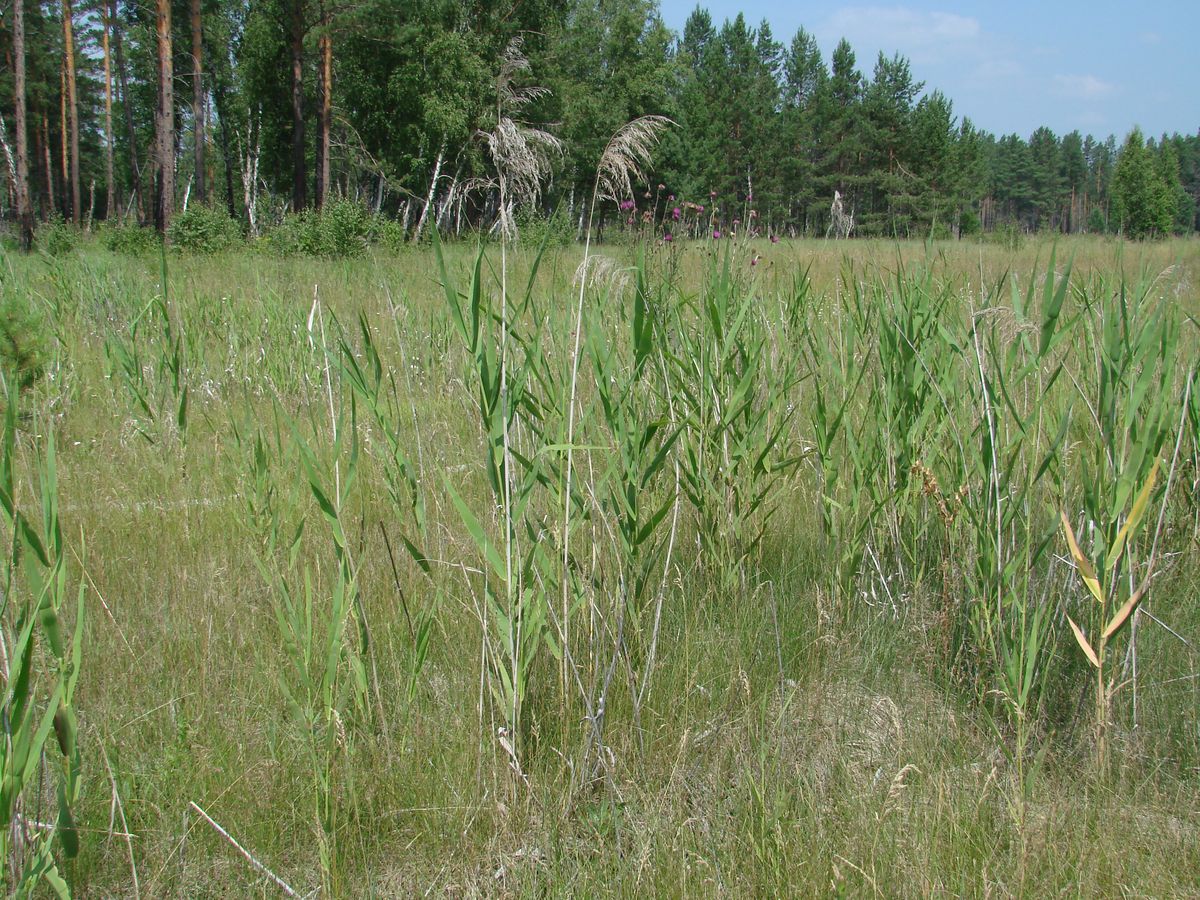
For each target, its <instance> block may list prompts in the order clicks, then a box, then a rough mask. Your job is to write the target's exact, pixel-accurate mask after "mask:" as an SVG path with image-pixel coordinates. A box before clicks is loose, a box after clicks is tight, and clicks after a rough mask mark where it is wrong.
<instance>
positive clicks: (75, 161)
mask: <svg viewBox="0 0 1200 900" xmlns="http://www.w3.org/2000/svg"><path fill="white" fill-rule="evenodd" d="M62 17H63V57H64V59H65V62H66V64H67V68H66V86H67V96H66V103H67V109H68V112H69V113H70V127H71V165H70V169H71V221H72V222H74V223H75V224H76V225H78V224H79V218H80V216H81V215H82V213H83V204H82V203H81V202H80V196H79V98H78V96H77V94H76V90H75V21H74V16H73V14H72V12H71V0H62Z"/></svg>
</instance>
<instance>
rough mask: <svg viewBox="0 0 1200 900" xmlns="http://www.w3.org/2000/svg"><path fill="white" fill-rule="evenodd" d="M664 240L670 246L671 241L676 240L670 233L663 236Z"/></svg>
mask: <svg viewBox="0 0 1200 900" xmlns="http://www.w3.org/2000/svg"><path fill="white" fill-rule="evenodd" d="M663 240H664V241H666V242H667V243H668V244H669V243H671V241H673V240H675V238H673V237H671V232H669V231H668V232H667V233H666V234H664V235H663Z"/></svg>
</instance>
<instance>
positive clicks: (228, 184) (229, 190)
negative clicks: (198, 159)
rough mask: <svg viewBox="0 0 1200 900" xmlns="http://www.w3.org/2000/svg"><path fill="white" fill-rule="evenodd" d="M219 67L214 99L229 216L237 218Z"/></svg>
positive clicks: (222, 83) (227, 114)
mask: <svg viewBox="0 0 1200 900" xmlns="http://www.w3.org/2000/svg"><path fill="white" fill-rule="evenodd" d="M219 72H220V70H219V69H218V71H217V73H215V77H214V78H213V100H214V101H215V102H216V105H217V122H218V123H219V124H220V126H221V159H222V160H223V161H224V163H225V203H226V205H227V206H228V207H229V217H230V218H231V219H236V218H237V203H236V202H235V200H234V198H233V158H232V157H231V156H230V149H229V126H228V124H227V122H228V119H229V106H228V104H226V102H225V79H224V78H222V77H221V75H220V74H219Z"/></svg>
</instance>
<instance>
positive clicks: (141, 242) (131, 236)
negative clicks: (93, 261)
mask: <svg viewBox="0 0 1200 900" xmlns="http://www.w3.org/2000/svg"><path fill="white" fill-rule="evenodd" d="M99 237H100V246H102V247H103V248H104V249H105V250H108V251H110V252H112V253H122V254H126V255H128V256H140V255H141V254H143V253H148V252H150V251H151V250H153V249H154V248H155V247H157V246H158V234H157V233H156V232H155V231H154V229H153V228H142V227H140V226H138V225H105V226H103V227H102V228H101V229H100V234H99Z"/></svg>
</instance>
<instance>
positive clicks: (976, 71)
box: [660, 0, 1200, 141]
mask: <svg viewBox="0 0 1200 900" xmlns="http://www.w3.org/2000/svg"><path fill="white" fill-rule="evenodd" d="M660 3H661V10H662V16H663V19H664V21H665V22H666V23H667V25H668V26H669V27H671V28H673V29H675V30H676V31H682V30H683V25H684V23H685V22H686V21H687V18H688V16H689V15H690V14H691V13H692V11H693V10H694V9H695V8H696V0H660ZM701 5H702V6H704V8H706V9H707V10H708V11H709V13H710V14H711V15H712V18H713V23H714V25H716V27H717V28H720V26H721V23H722V22H723V21H724V20H725V19H732V18H734V17H735V16H736V15H737V14H738V13H739V12H741V13H744V14H745V16H746V21H747V23H748V24H749V25H750V26H751V27H756V26H757V25H758V23H760V22H761V21H762V20H763V19H766V20H767V21H768V22H770V24H771V30H772V31H773V32H774V35H775V40H777V41H780V42H781V43H783V44H784V45H785V46H786V45H788V44H790V43H791V40H792V36H793V35H795V33H796V31H797V30H798V29H799V28H801V27H804V28H805V29H807V30H808V31H809V32H810V33H812V34H813V35H815V36H816V38H817V42H818V43H819V44H820V46H821V50H822V52H823V53H824V56H825V62H826V65H828V63H829V58H830V56H831V54H832V52H833V48H834V47H835V46H837V43H838V41H839V40H840V39H841V38H843V37H844V38H846V39H847V40H848V41H849V42H850V45H851V46H852V47H853V48H854V52H855V56H856V58H857V62H858V68H859V69H860V70H861V71H862V73H863V74H864V75H865V76H867V77H868V78H869V77H870V75H871V72H872V70H873V69H874V67H875V60H876V59H877V57H878V55H879V52H880V51H883V52H884V53H885V54H886V55H888V56H891V55H892V54H893V53H897V52H898V53H900V54H901V55H902V56H904V57H907V58H908V60H909V62H910V64H911V66H912V73H913V78H914V79H915V80H917V81H924V82H925V88H926V91H929V90H933V89H934V88H937V89H939V90H941V92H942V93H943V94H945V95H946V96H948V97H949V98H950V99H951V100H952V101H953V103H954V111H955V114H956V115H958V116H960V117H961V116H968V117H970V119H971V120H972V121H973V122H974V123H975V125H976V127H978V128H982V129H984V130H986V131H991V132H993V133H994V134H996V135H1003V134H1010V133H1012V132H1016V133H1017V134H1019V135H1021V136H1022V137H1024V138H1028V137H1029V135H1030V134H1032V133H1033V131H1034V130H1035V129H1036V128H1038V127H1039V126H1041V125H1046V126H1049V127H1050V129H1051V130H1052V131H1054V133H1055V134H1058V135H1063V134H1066V133H1067V132H1070V131H1074V130H1076V129H1078V130H1079V131H1080V132H1082V133H1083V134H1093V135H1095V136H1096V137H1099V138H1103V137H1107V136H1108V135H1109V134H1114V135H1116V137H1117V139H1118V141H1120V140H1122V139H1123V138H1124V136H1125V135H1126V134H1127V133H1128V132H1129V130H1130V129H1131V128H1133V127H1134V126H1135V125H1137V126H1140V127H1141V129H1142V131H1143V132H1145V133H1146V134H1147V135H1149V136H1157V135H1161V134H1162V133H1164V132H1166V133H1172V132H1176V131H1178V132H1181V133H1188V134H1195V133H1197V132H1198V131H1200V52H1197V45H1198V44H1200V0H1190V2H1189V0H1174V2H1164V0H1142V2H1138V3H1128V2H1126V3H1115V2H1109V0H1093V2H1090V3H1081V2H1056V0H1043V2H1031V0H1008V2H1005V0H1000V2H995V0H994V2H991V3H986V4H985V3H959V4H953V3H938V2H926V0H910V2H907V3H902V4H892V3H869V2H865V3H849V4H838V3H828V2H827V3H805V2H791V3H788V2H780V0H707V2H702V3H701Z"/></svg>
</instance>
